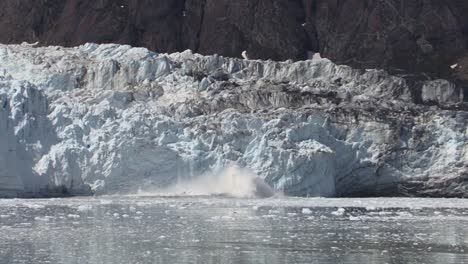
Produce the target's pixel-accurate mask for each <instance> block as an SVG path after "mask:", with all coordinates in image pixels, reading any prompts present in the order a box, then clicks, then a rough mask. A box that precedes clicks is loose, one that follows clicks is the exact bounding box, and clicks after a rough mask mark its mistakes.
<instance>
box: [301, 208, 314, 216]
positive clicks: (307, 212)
mask: <svg viewBox="0 0 468 264" xmlns="http://www.w3.org/2000/svg"><path fill="white" fill-rule="evenodd" d="M302 214H306V215H310V214H312V210H310V209H309V208H302Z"/></svg>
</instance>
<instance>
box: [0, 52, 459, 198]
mask: <svg viewBox="0 0 468 264" xmlns="http://www.w3.org/2000/svg"><path fill="white" fill-rule="evenodd" d="M467 109H468V108H467V107H466V102H464V94H463V90H462V89H460V88H459V87H458V86H455V85H453V84H451V83H449V82H448V81H445V80H435V81H414V80H407V79H404V78H401V77H397V76H391V75H389V74H388V73H386V72H384V71H381V70H366V71H362V70H354V69H352V68H350V67H347V66H339V65H335V64H333V63H332V62H330V61H329V60H326V59H317V60H310V61H303V62H295V63H293V62H290V61H286V62H273V61H252V60H240V59H229V58H223V57H220V56H206V57H204V56H201V55H197V54H192V53H191V52H189V51H186V52H183V53H175V54H169V55H168V54H157V53H153V52H150V51H148V50H146V49H143V48H132V47H130V46H121V45H113V44H106V45H97V44H86V45H83V46H79V47H76V48H62V47H40V48H33V47H30V46H21V45H9V46H8V45H0V134H1V135H2V136H1V137H0V195H1V196H3V197H29V196H33V197H34V196H59V195H83V194H84V195H85V194H91V193H96V194H113V193H136V192H137V191H138V190H139V189H141V188H142V187H154V188H155V189H157V188H165V187H168V186H172V185H174V184H176V183H177V182H181V181H183V180H184V179H191V178H194V177H196V176H199V175H206V174H207V173H209V172H216V171H221V170H222V168H225V167H227V166H228V165H229V164H232V162H235V163H236V164H238V165H239V166H240V167H243V168H249V169H251V170H252V171H253V172H254V173H255V174H256V175H258V176H259V177H260V178H261V179H262V180H264V181H265V182H266V183H267V184H268V185H270V186H272V187H273V188H274V189H275V190H281V191H283V192H284V193H285V194H287V195H297V196H327V197H331V196H357V195H378V196H383V195H421V196H425V195H427V196H457V197H461V196H464V197H466V196H468V189H467V186H468V151H467V149H468V144H466V142H467V135H468V126H467V120H468V111H467Z"/></svg>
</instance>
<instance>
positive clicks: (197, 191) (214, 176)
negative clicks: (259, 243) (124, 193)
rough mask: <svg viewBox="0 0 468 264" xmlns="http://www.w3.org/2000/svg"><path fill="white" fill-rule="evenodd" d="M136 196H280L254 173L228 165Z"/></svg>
mask: <svg viewBox="0 0 468 264" xmlns="http://www.w3.org/2000/svg"><path fill="white" fill-rule="evenodd" d="M137 195H138V196H211V195H216V196H226V197H234V198H268V197H272V196H281V193H279V192H276V191H275V190H273V189H272V188H271V187H270V186H269V185H268V184H266V183H265V182H264V181H263V180H262V179H261V178H259V177H258V176H257V175H255V173H253V172H252V171H251V170H248V169H246V168H240V167H239V166H236V165H229V166H228V167H227V168H226V169H224V170H223V171H221V172H217V173H208V174H206V175H202V176H199V177H195V178H192V179H186V180H182V181H181V182H178V183H176V184H174V185H173V186H169V187H167V188H164V189H156V190H151V187H150V189H148V188H145V187H142V189H141V190H139V191H138V193H137Z"/></svg>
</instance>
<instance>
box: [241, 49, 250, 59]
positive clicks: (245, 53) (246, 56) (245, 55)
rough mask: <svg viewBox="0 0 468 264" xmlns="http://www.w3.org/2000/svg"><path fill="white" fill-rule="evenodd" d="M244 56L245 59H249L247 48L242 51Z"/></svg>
mask: <svg viewBox="0 0 468 264" xmlns="http://www.w3.org/2000/svg"><path fill="white" fill-rule="evenodd" d="M242 58H244V60H248V59H249V55H247V51H246V50H244V51H243V52H242Z"/></svg>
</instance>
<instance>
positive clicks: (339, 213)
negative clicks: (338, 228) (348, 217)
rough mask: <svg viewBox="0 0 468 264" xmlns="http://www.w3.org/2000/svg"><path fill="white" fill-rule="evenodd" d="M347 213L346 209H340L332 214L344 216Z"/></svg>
mask: <svg viewBox="0 0 468 264" xmlns="http://www.w3.org/2000/svg"><path fill="white" fill-rule="evenodd" d="M345 212H346V210H345V209H344V208H338V210H336V211H334V212H332V215H336V216H342V215H344V214H345Z"/></svg>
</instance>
